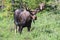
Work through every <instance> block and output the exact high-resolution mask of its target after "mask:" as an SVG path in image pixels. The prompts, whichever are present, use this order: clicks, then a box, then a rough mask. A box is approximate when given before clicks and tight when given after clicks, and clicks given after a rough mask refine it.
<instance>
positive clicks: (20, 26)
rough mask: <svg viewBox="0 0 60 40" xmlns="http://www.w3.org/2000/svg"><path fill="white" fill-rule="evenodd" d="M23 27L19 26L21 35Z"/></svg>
mask: <svg viewBox="0 0 60 40" xmlns="http://www.w3.org/2000/svg"><path fill="white" fill-rule="evenodd" d="M22 29H23V28H22V26H19V32H20V34H21V33H22Z"/></svg>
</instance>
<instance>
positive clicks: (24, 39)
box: [0, 11, 60, 40]
mask: <svg viewBox="0 0 60 40" xmlns="http://www.w3.org/2000/svg"><path fill="white" fill-rule="evenodd" d="M3 14H6V13H0V40H60V14H54V13H53V12H46V11H43V13H42V12H40V13H38V14H37V16H38V17H37V20H36V21H35V24H34V23H33V22H32V25H31V26H32V27H31V30H32V31H31V32H28V31H27V28H24V29H23V31H22V34H21V35H20V34H19V33H15V30H14V23H13V17H11V16H9V17H7V15H6V16H4V15H3Z"/></svg>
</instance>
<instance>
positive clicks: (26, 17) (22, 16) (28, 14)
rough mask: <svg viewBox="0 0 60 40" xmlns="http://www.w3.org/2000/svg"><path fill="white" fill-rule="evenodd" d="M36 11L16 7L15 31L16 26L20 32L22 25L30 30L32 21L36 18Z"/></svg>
mask: <svg viewBox="0 0 60 40" xmlns="http://www.w3.org/2000/svg"><path fill="white" fill-rule="evenodd" d="M36 18H37V17H36V13H32V11H29V10H26V9H22V10H21V9H17V10H15V13H14V23H15V25H16V32H17V26H18V27H19V29H18V31H19V32H20V33H21V32H22V29H23V28H24V27H27V28H28V31H30V28H31V23H32V21H35V20H36Z"/></svg>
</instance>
